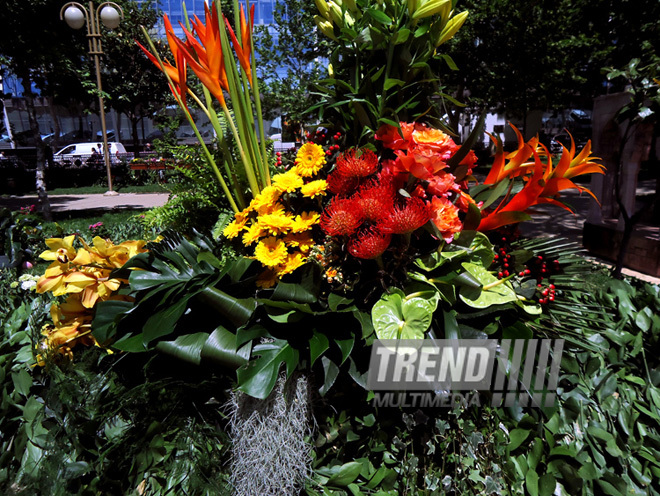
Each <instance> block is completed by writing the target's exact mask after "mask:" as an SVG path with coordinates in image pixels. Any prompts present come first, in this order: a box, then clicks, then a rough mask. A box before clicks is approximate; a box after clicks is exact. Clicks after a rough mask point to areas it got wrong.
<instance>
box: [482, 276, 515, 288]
mask: <svg viewBox="0 0 660 496" xmlns="http://www.w3.org/2000/svg"><path fill="white" fill-rule="evenodd" d="M513 276H515V274H511V275H510V276H507V277H503V278H502V279H498V280H497V281H494V282H491V283H490V284H486V285H485V286H482V288H481V290H482V291H488V290H489V289H493V288H494V287H497V286H499V285H500V284H503V283H505V282H506V281H508V280H509V279H511V278H512V277H513Z"/></svg>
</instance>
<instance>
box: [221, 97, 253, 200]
mask: <svg viewBox="0 0 660 496" xmlns="http://www.w3.org/2000/svg"><path fill="white" fill-rule="evenodd" d="M221 104H222V110H223V111H224V112H225V115H226V116H227V122H228V123H229V127H231V130H232V132H233V133H234V137H235V138H236V146H237V147H238V153H239V154H240V155H241V160H242V161H243V168H244V169H245V174H246V175H247V179H248V183H249V184H250V189H251V190H252V194H253V195H254V196H256V195H258V194H259V193H260V192H261V189H259V184H258V183H257V178H256V176H255V174H254V168H253V167H252V163H251V162H250V161H249V159H248V157H247V155H246V153H245V150H244V149H243V145H242V143H241V135H240V134H239V132H238V129H236V125H235V124H234V120H233V119H232V116H231V114H230V113H229V109H228V108H227V104H226V103H225V102H221Z"/></svg>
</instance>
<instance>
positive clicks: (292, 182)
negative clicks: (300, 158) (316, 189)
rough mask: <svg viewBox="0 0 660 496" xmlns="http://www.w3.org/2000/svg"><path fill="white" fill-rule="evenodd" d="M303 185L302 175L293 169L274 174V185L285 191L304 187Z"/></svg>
mask: <svg viewBox="0 0 660 496" xmlns="http://www.w3.org/2000/svg"><path fill="white" fill-rule="evenodd" d="M302 185H303V180H302V177H300V176H299V175H298V174H296V172H295V171H294V170H293V169H292V170H290V171H288V172H285V173H283V174H277V175H275V176H273V186H275V187H276V188H277V189H278V190H280V191H281V192H283V193H284V192H286V193H291V192H292V191H295V190H297V189H298V188H300V187H302Z"/></svg>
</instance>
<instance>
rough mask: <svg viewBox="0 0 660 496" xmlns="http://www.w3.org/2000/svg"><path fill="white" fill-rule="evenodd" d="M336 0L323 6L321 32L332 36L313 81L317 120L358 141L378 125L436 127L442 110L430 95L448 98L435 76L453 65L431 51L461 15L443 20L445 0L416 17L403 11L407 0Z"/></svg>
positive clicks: (446, 13) (449, 7)
mask: <svg viewBox="0 0 660 496" xmlns="http://www.w3.org/2000/svg"><path fill="white" fill-rule="evenodd" d="M324 3H325V2H319V4H320V5H323V4H324ZM337 3H338V4H339V5H340V7H339V8H338V9H333V8H330V9H329V14H331V15H332V16H334V17H332V19H333V22H332V23H331V24H330V25H329V27H328V28H327V29H326V30H325V31H324V32H326V34H327V35H328V36H331V37H332V38H333V39H336V42H335V48H334V49H333V51H332V54H331V56H330V65H331V70H330V71H329V72H330V75H329V78H328V79H324V80H321V81H319V84H317V85H316V88H317V91H318V93H319V95H320V96H321V98H322V100H321V102H320V103H319V104H317V105H316V106H315V107H314V110H316V111H317V112H318V115H319V118H320V119H321V121H322V122H324V123H328V124H327V125H328V127H331V128H332V127H337V128H338V129H340V130H342V131H343V132H344V133H345V134H347V138H348V143H352V144H363V143H365V142H366V140H368V139H369V138H371V137H372V136H373V134H374V133H375V131H376V130H377V129H378V128H379V127H380V126H381V125H382V124H391V125H398V123H399V121H406V122H412V121H423V122H431V123H432V124H433V125H434V126H442V125H443V124H444V123H443V121H442V120H441V119H442V115H443V113H444V111H443V110H442V109H441V108H440V107H439V106H438V105H436V103H435V102H434V98H440V97H441V96H444V97H445V98H451V97H449V96H448V95H443V93H442V87H441V85H440V84H439V82H438V75H439V74H440V73H442V72H444V71H447V70H448V69H449V70H451V69H455V65H454V63H453V61H452V59H451V57H449V55H447V54H446V53H437V51H436V49H437V48H438V46H439V45H441V44H442V43H444V42H445V41H447V35H448V33H450V32H451V31H452V25H453V23H456V26H455V27H459V26H460V22H462V20H461V19H462V18H463V16H460V14H458V15H455V16H454V17H453V18H450V15H451V14H450V12H451V10H452V5H451V2H449V1H448V2H435V4H442V8H441V9H440V10H439V11H438V12H437V13H438V15H434V16H429V17H421V18H416V17H415V15H414V13H411V12H410V10H409V9H410V6H413V5H416V4H415V3H414V2H408V3H406V2H398V1H385V2H376V1H371V0H358V1H357V2H354V3H353V2H344V3H342V2H337ZM427 3H428V4H430V3H431V2H427ZM334 5H335V6H336V4H334ZM351 5H352V7H351ZM326 7H327V6H326ZM413 9H414V7H413ZM337 11H338V12H337ZM321 14H322V15H325V14H324V13H323V11H321ZM455 14H457V13H455ZM459 16H460V17H459ZM340 17H341V19H339V18H340ZM459 20H461V21H460V22H457V21H459ZM323 22H325V21H323ZM321 26H322V25H321ZM451 34H453V33H451Z"/></svg>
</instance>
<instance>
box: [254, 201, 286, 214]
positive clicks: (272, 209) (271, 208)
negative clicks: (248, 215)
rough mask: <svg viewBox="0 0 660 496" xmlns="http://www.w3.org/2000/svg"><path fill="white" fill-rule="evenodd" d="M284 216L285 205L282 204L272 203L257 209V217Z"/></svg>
mask: <svg viewBox="0 0 660 496" xmlns="http://www.w3.org/2000/svg"><path fill="white" fill-rule="evenodd" d="M278 213H279V214H283V213H284V205H282V204H281V203H271V204H269V205H262V206H261V207H259V208H258V209H257V215H270V214H278Z"/></svg>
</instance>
